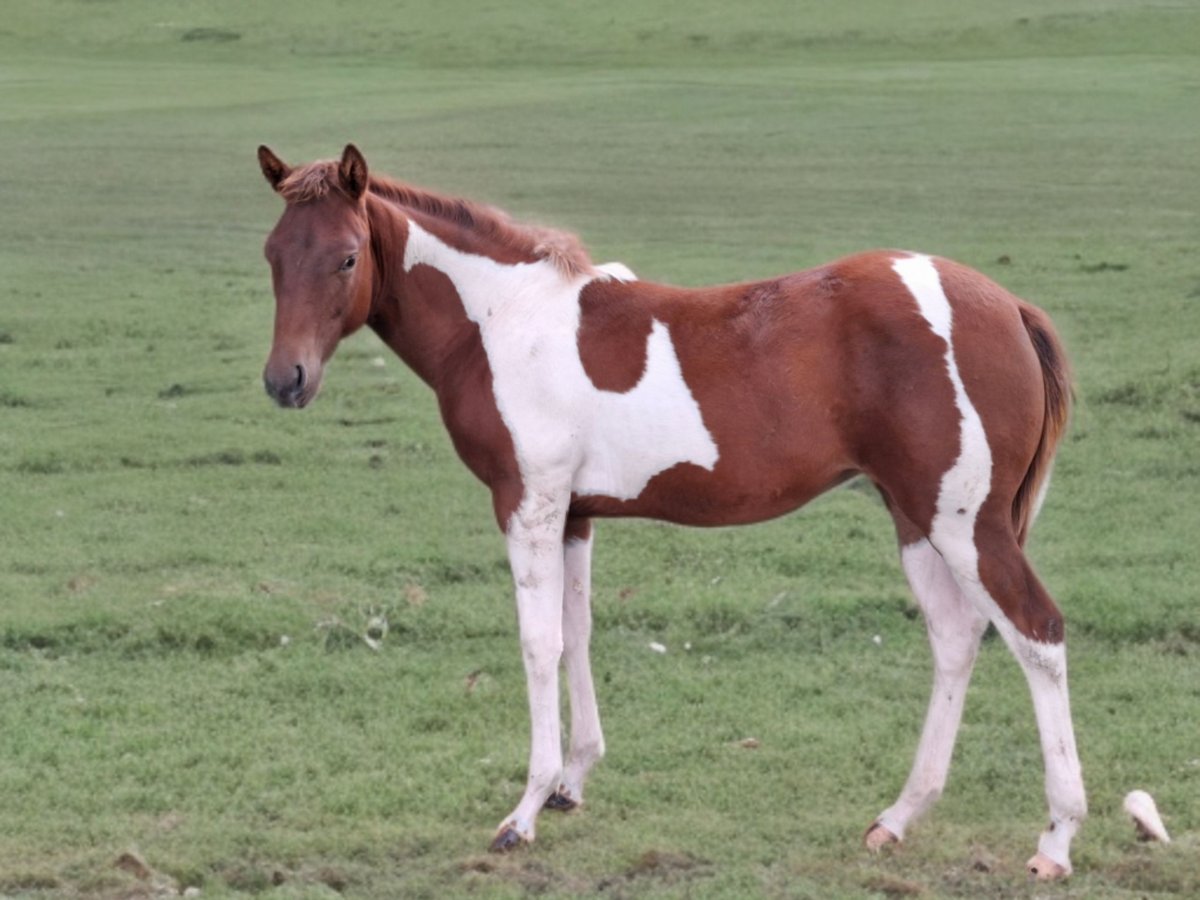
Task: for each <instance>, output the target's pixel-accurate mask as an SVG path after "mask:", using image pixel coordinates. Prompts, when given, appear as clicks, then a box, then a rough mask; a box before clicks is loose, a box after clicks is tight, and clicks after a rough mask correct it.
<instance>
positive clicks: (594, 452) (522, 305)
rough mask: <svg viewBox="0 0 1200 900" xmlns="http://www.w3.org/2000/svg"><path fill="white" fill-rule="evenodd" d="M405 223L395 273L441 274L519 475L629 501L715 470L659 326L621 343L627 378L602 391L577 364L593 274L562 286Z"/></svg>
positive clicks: (543, 269)
mask: <svg viewBox="0 0 1200 900" xmlns="http://www.w3.org/2000/svg"><path fill="white" fill-rule="evenodd" d="M410 229H411V231H410V237H409V242H408V250H407V252H406V255H405V268H406V269H407V270H411V269H412V267H413V266H415V265H417V264H425V265H430V266H433V267H434V268H436V269H438V270H440V271H441V272H442V273H443V274H445V275H446V276H447V277H448V278H449V279H450V281H451V282H452V283H453V285H454V288H455V290H456V291H457V293H458V296H459V299H460V300H461V302H462V307H463V310H464V311H465V313H466V315H467V317H468V318H469V319H470V320H471V321H472V322H474V323H476V324H477V325H478V327H479V333H480V337H481V340H482V343H483V348H484V352H485V354H486V356H487V361H488V365H489V367H490V369H491V376H492V387H493V392H494V395H495V402H496V407H497V410H498V411H499V413H500V417H501V419H502V420H503V422H504V425H505V426H506V428H507V430H508V432H509V434H510V436H511V438H512V443H513V449H514V451H515V453H516V456H517V463H518V466H519V468H520V470H521V474H522V477H523V479H525V480H538V479H540V478H542V477H546V478H548V479H553V480H555V481H562V480H564V479H567V478H569V480H570V487H571V490H572V491H573V492H574V493H576V494H586V495H601V496H608V497H613V498H616V499H619V500H629V499H633V498H636V497H637V496H638V495H640V494H641V492H642V490H643V489H644V488H645V486H646V484H647V483H648V482H649V481H650V479H651V478H653V477H654V476H655V475H657V474H658V473H660V472H663V471H665V470H666V469H669V468H671V467H672V466H675V465H678V464H680V463H693V464H695V465H698V466H701V467H703V468H705V469H710V470H711V469H712V468H713V466H714V465H715V464H716V461H717V458H718V456H719V453H718V450H717V446H716V443H715V442H714V441H713V438H712V435H711V433H710V432H709V430H708V428H707V427H706V426H705V424H704V419H703V415H702V414H701V410H700V407H699V404H698V403H697V402H696V399H695V397H694V396H693V394H692V391H691V389H690V388H689V387H688V384H687V382H686V381H685V380H684V377H683V373H682V370H681V367H680V364H679V358H678V355H677V353H676V350H675V345H674V343H673V342H672V340H671V335H670V332H669V330H668V328H667V326H666V325H665V324H663V323H662V322H657V321H656V322H654V323H653V327H652V328H651V331H650V334H649V336H648V337H645V338H643V337H641V336H640V335H639V336H637V337H631V341H634V340H636V341H642V340H645V342H646V343H645V345H644V347H643V346H635V345H633V344H632V343H631V345H630V347H629V348H628V349H629V352H630V353H639V354H640V353H642V352H643V351H644V353H645V359H646V364H645V368H644V370H643V372H642V375H641V378H640V379H639V380H638V382H637V384H635V385H634V386H633V388H632V389H630V390H628V391H624V392H616V391H608V390H602V389H600V388H597V387H596V386H595V385H594V384H593V382H592V380H591V379H590V378H589V376H588V374H587V372H586V371H585V370H584V366H583V363H582V361H581V359H580V355H579V346H578V341H577V333H578V330H579V322H580V304H579V294H580V291H581V290H582V289H583V288H584V286H586V285H587V284H588V282H589V281H591V280H592V278H591V277H581V278H578V279H576V280H575V281H573V282H566V281H564V280H563V279H561V278H560V277H559V276H558V275H557V274H556V273H555V272H554V271H553V269H552V267H550V266H548V265H547V264H545V263H529V264H518V265H505V264H501V263H497V262H496V261H494V260H491V259H489V258H487V257H483V256H477V255H473V254H467V253H463V252H462V251H459V250H457V249H455V248H452V247H449V246H448V245H446V244H445V243H443V242H442V241H440V240H438V239H437V238H436V237H434V236H433V235H430V234H428V233H427V232H424V231H422V230H421V229H420V226H418V225H416V224H412V225H411V226H410Z"/></svg>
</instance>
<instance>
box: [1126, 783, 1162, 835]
mask: <svg viewBox="0 0 1200 900" xmlns="http://www.w3.org/2000/svg"><path fill="white" fill-rule="evenodd" d="M1125 812H1127V813H1129V815H1131V816H1132V817H1133V824H1134V827H1135V828H1137V835H1138V839H1139V840H1143V841H1162V842H1163V843H1164V844H1169V843H1171V836H1170V835H1169V834H1167V829H1166V826H1165V825H1163V821H1162V817H1161V816H1160V815H1159V814H1158V807H1157V806H1156V805H1155V803H1154V798H1153V797H1151V796H1150V795H1149V794H1147V793H1146V792H1145V791H1130V792H1129V793H1128V794H1126V795H1125Z"/></svg>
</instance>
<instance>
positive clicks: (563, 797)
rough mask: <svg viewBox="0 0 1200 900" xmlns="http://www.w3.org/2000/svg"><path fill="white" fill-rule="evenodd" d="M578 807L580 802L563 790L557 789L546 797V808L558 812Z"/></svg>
mask: <svg viewBox="0 0 1200 900" xmlns="http://www.w3.org/2000/svg"><path fill="white" fill-rule="evenodd" d="M578 807H579V804H578V803H577V802H576V801H575V800H574V799H572V798H571V797H570V796H568V795H567V794H564V793H562V792H561V791H555V792H554V793H553V794H551V795H550V796H549V797H547V798H546V809H553V810H555V811H556V812H570V811H571V810H573V809H578Z"/></svg>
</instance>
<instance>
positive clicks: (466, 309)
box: [367, 196, 584, 390]
mask: <svg viewBox="0 0 1200 900" xmlns="http://www.w3.org/2000/svg"><path fill="white" fill-rule="evenodd" d="M367 209H368V215H369V216H370V219H371V235H372V251H373V254H374V257H375V264H376V273H377V275H376V279H377V281H376V287H375V297H374V300H373V302H372V313H371V318H370V320H369V321H370V324H371V327H372V328H374V329H375V331H376V332H377V333H378V334H379V336H380V337H381V338H383V340H384V342H385V343H387V344H388V345H389V346H390V347H391V348H392V349H393V350H394V351H395V352H396V353H397V355H399V356H400V358H401V359H403V360H404V361H405V362H406V363H407V364H408V365H409V367H410V368H412V369H413V371H415V372H416V373H417V375H419V376H420V377H421V378H422V379H423V380H424V381H425V382H426V383H428V384H430V385H432V386H433V387H434V389H435V390H436V389H438V386H439V384H441V382H442V376H443V374H444V373H445V371H446V370H447V368H448V367H459V366H461V365H463V364H464V361H467V362H474V361H478V360H480V359H482V357H481V356H480V354H478V353H473V352H471V348H472V347H474V346H477V345H478V341H479V338H480V326H481V324H482V323H484V322H485V321H487V320H488V319H490V318H491V316H492V315H493V312H496V313H499V312H500V310H502V309H503V308H504V307H506V306H507V305H508V303H509V302H510V301H511V300H513V298H516V297H520V298H523V299H524V300H525V301H528V300H529V298H530V297H535V296H540V295H543V294H545V293H548V292H551V291H555V290H561V288H562V283H563V282H562V276H561V275H560V274H559V273H558V272H557V270H556V269H555V267H554V265H553V264H552V263H551V262H548V261H546V260H532V261H531V260H529V259H528V257H527V254H524V253H522V252H520V251H517V250H514V249H513V248H511V247H508V246H506V245H505V244H503V243H502V242H497V241H494V240H491V239H490V236H489V235H488V234H486V233H480V232H473V231H470V230H466V229H463V228H462V227H461V226H457V225H454V224H447V223H444V222H441V221H439V220H438V219H437V218H434V217H430V216H428V215H426V214H424V213H420V212H416V211H413V210H409V209H405V208H402V207H400V206H397V205H396V204H393V203H392V202H390V201H388V200H386V199H383V198H379V197H374V196H371V197H369V200H368V207H367ZM580 277H581V278H582V277H584V276H580Z"/></svg>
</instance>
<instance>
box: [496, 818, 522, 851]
mask: <svg viewBox="0 0 1200 900" xmlns="http://www.w3.org/2000/svg"><path fill="white" fill-rule="evenodd" d="M527 843H529V842H528V841H527V840H525V838H523V837H521V835H520V833H519V832H518V831H517V829H516V828H515V827H514V826H513V825H512V824H511V823H510V824H508V825H505V826H504V827H502V828H501V829H500V830H499V831H498V832H496V836H495V837H494V838H492V845H491V846H490V847H488V850H490V851H491V852H492V853H509V852H511V851H513V850H516V849H517V848H518V847H520V846H521V845H522V844H527Z"/></svg>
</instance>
